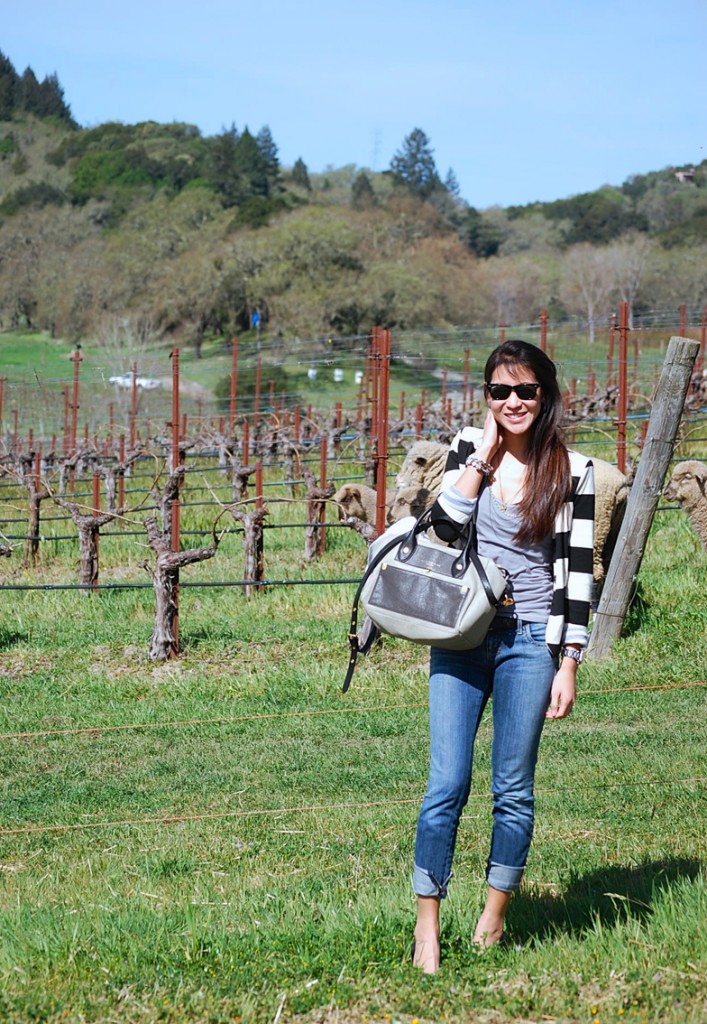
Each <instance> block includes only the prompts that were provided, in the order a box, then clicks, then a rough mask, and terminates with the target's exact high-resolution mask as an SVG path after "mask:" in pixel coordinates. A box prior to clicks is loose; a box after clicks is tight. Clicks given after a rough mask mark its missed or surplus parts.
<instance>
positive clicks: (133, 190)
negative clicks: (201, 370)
mask: <svg viewBox="0 0 707 1024" xmlns="http://www.w3.org/2000/svg"><path fill="white" fill-rule="evenodd" d="M0 57H2V55H0ZM3 60H4V61H5V64H4V65H3V64H2V61H3ZM8 63H9V62H8V61H7V58H2V60H0V325H1V326H2V327H3V328H5V329H7V328H13V327H22V328H30V329H41V330H47V331H49V332H51V333H52V334H53V335H58V336H61V337H65V338H69V339H71V340H78V339H81V338H88V337H91V338H92V339H97V340H99V341H100V340H101V339H102V338H103V337H104V336H105V337H109V336H112V335H114V334H115V330H116V323H117V322H118V323H123V324H126V325H129V330H130V331H131V332H133V333H136V334H139V335H140V336H141V337H142V338H143V340H144V338H145V337H148V338H151V339H159V338H163V339H166V340H169V339H172V338H174V339H179V340H180V341H181V342H182V343H186V344H192V345H194V347H195V349H196V351H197V352H198V351H199V347H200V345H201V344H202V342H203V340H204V338H205V337H208V336H222V335H223V336H227V335H228V334H229V333H232V332H243V331H246V330H247V329H248V328H249V327H250V326H251V323H252V317H253V314H254V312H256V311H257V312H258V313H259V314H260V318H261V327H262V330H263V331H264V332H265V333H266V334H268V335H269V336H271V337H273V338H275V339H278V338H281V339H288V338H293V337H328V336H331V335H335V336H341V337H346V336H351V335H355V334H358V333H360V332H366V331H368V329H369V328H370V326H371V325H372V324H373V323H376V322H377V323H380V324H382V325H384V326H389V327H396V328H399V329H409V328H415V327H420V326H445V325H450V324H464V323H498V322H501V321H505V322H522V321H527V320H530V319H534V318H536V317H537V313H538V311H539V310H540V309H541V308H547V309H549V310H550V313H551V316H552V317H553V318H554V319H556V320H559V319H563V318H566V317H581V318H583V319H585V320H586V321H587V322H588V323H589V330H590V335H591V332H592V330H593V325H594V323H598V322H600V321H601V320H602V319H605V318H606V317H607V316H608V314H609V312H610V311H611V310H612V309H614V308H615V306H616V303H617V302H618V301H621V300H623V301H628V302H629V304H630V306H631V309H632V313H633V314H635V315H639V314H641V313H645V312H648V311H649V310H651V309H654V308H656V307H671V308H674V307H675V306H676V305H678V304H680V303H686V304H688V305H689V306H692V307H699V306H700V305H701V304H702V303H703V302H704V301H705V298H706V297H707V269H705V268H707V260H705V259H704V255H705V254H706V250H707V161H703V162H702V163H701V164H700V165H698V166H696V167H694V168H685V167H683V168H672V167H669V168H665V169H663V170H660V171H651V172H647V173H643V174H636V175H633V176H632V177H631V178H630V179H628V180H627V181H625V182H623V183H622V184H621V185H606V186H604V187H603V188H601V189H599V190H597V191H596V192H592V193H586V194H583V195H578V196H573V197H569V198H566V199H560V200H557V201H555V202H552V203H533V204H530V205H528V206H523V207H509V208H507V209H504V208H501V207H492V208H490V209H486V210H477V209H475V208H474V207H473V206H469V205H468V204H467V203H466V202H464V201H463V200H462V199H461V198H460V197H459V196H458V194H457V190H456V188H455V183H454V181H453V180H451V181H450V180H448V181H447V182H445V183H443V182H442V181H441V180H440V178H439V176H438V175H437V172H436V169H435V167H434V162H433V160H432V157H431V149H430V148H429V140H427V139H426V136H425V135H424V133H423V132H422V131H421V130H420V129H415V130H414V131H413V132H412V133H411V135H410V136H408V138H407V139H406V140H404V142H403V145H402V147H401V150H400V152H399V153H398V154H396V157H395V158H394V160H393V163H392V164H391V168H390V170H389V171H387V172H384V173H373V172H371V171H368V170H366V169H362V168H357V167H355V166H353V165H352V166H349V167H345V168H340V169H330V170H328V171H327V173H326V174H322V175H314V174H310V173H309V172H308V169H307V167H306V164H305V163H304V161H303V160H298V161H297V162H296V163H295V165H294V167H292V168H282V167H281V166H280V163H279V160H278V156H277V146H276V143H275V140H274V139H273V138H272V136H271V134H270V131H269V129H268V128H267V126H264V127H263V128H261V129H260V130H259V131H258V132H257V133H255V134H254V133H251V131H250V130H249V129H248V128H247V127H246V128H244V129H243V130H242V131H241V130H238V129H237V128H236V127H235V126H232V127H231V128H230V129H227V130H224V131H223V132H222V133H221V134H219V135H217V136H212V137H204V136H202V135H201V133H200V131H199V130H198V128H196V127H194V126H192V125H188V124H181V123H174V124H164V125H161V124H156V123H153V122H147V123H143V124H137V125H123V124H118V123H108V124H104V125H99V126H97V127H94V128H91V129H80V128H77V127H76V125H75V124H74V122H73V121H72V120H71V118H70V111H69V108H68V107H65V108H64V109H65V115H64V116H63V117H62V116H58V115H57V113H53V114H51V115H49V116H39V115H38V114H37V113H36V112H33V110H32V109H28V108H27V104H26V103H25V105H24V106H22V105H21V104H20V101H19V100H18V99H17V97H18V96H20V95H21V94H20V92H19V91H18V90H19V86H18V85H17V81H15V80H14V79H13V81H14V82H15V87H16V88H15V93H13V95H14V96H15V101H14V103H15V105H14V107H12V105H11V109H8V105H7V103H5V106H4V107H3V104H2V96H3V73H4V74H5V80H7V77H8V75H10V77H12V76H11V74H10V72H9V71H8ZM3 68H4V72H3ZM10 68H11V65H10ZM26 76H27V72H25V75H24V76H21V78H19V79H18V78H17V76H16V73H15V78H16V79H17V80H18V81H24V80H25V78H26ZM35 81H36V80H35ZM52 81H53V84H51V83H50V85H51V90H53V91H52V92H51V95H52V97H54V101H56V97H57V96H58V97H59V98H60V99H61V97H62V95H63V94H62V91H61V87H60V86H59V84H58V82H56V80H52ZM42 85H44V83H42ZM47 88H49V87H47ZM45 91H46V90H45ZM22 95H24V94H22ZM31 95H34V94H33V93H32V94H31ZM43 95H44V94H43ZM23 102H24V101H23ZM32 102H34V103H35V106H36V102H35V101H34V100H33V101H32ZM62 102H63V101H62ZM30 107H31V104H30ZM697 257H700V258H697Z"/></svg>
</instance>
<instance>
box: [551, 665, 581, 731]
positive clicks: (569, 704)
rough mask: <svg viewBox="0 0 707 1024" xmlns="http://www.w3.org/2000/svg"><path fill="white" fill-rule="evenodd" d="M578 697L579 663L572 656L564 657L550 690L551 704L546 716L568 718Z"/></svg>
mask: <svg viewBox="0 0 707 1024" xmlns="http://www.w3.org/2000/svg"><path fill="white" fill-rule="evenodd" d="M576 699H577V664H576V662H574V661H572V659H571V658H563V659H562V664H561V665H560V667H559V668H558V670H557V672H556V673H555V678H554V679H553V681H552V690H551V691H550V706H549V708H548V709H547V711H546V712H545V717H546V718H567V716H568V715H569V713H570V711H571V710H572V708H573V707H574V702H575V700H576Z"/></svg>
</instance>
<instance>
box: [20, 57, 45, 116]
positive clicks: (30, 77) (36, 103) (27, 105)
mask: <svg viewBox="0 0 707 1024" xmlns="http://www.w3.org/2000/svg"><path fill="white" fill-rule="evenodd" d="M15 95H16V109H17V110H25V111H27V113H28V114H37V115H38V116H40V117H41V111H40V107H41V94H40V88H39V82H38V81H37V76H36V75H35V73H34V71H33V70H32V68H27V69H26V70H25V72H24V74H23V75H22V77H21V78H20V80H19V82H18V84H17V90H16V93H15Z"/></svg>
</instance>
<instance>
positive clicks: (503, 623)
mask: <svg viewBox="0 0 707 1024" xmlns="http://www.w3.org/2000/svg"><path fill="white" fill-rule="evenodd" d="M529 625H530V622H529V621H528V620H527V619H519V618H518V616H517V615H497V616H496V618H495V619H493V620H492V621H491V625H490V626H489V632H492V631H493V632H498V631H499V630H503V629H518V627H519V626H529Z"/></svg>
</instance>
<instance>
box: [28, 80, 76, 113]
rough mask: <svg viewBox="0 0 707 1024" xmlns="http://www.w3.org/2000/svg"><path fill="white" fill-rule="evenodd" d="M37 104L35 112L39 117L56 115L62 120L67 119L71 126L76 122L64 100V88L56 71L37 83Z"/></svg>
mask: <svg viewBox="0 0 707 1024" xmlns="http://www.w3.org/2000/svg"><path fill="white" fill-rule="evenodd" d="M38 105H39V110H38V111H37V113H38V114H39V116H40V117H58V118H60V120H62V121H68V122H69V124H71V125H72V126H73V125H75V124H76V122H75V121H74V119H73V117H72V116H71V108H70V107H69V106H68V105H67V104H66V103H65V102H64V90H63V89H62V87H61V85H60V84H59V79H58V78H57V76H56V73H54V74H51V75H47V76H46V77H45V78H43V79H42V81H41V83H40V85H39V99H38Z"/></svg>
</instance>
